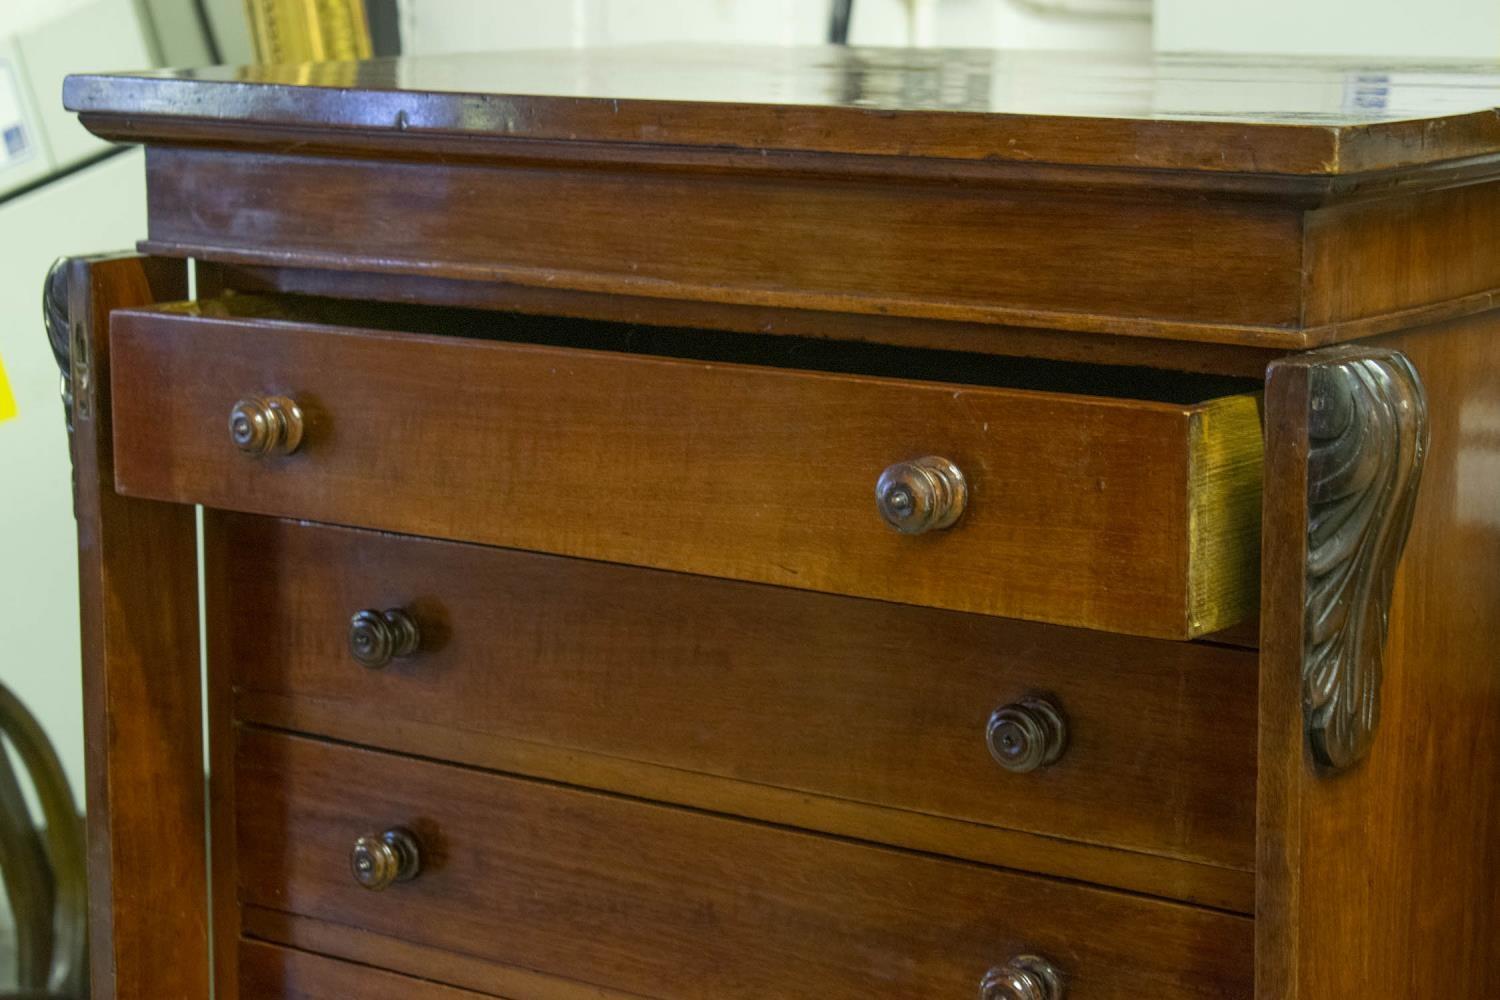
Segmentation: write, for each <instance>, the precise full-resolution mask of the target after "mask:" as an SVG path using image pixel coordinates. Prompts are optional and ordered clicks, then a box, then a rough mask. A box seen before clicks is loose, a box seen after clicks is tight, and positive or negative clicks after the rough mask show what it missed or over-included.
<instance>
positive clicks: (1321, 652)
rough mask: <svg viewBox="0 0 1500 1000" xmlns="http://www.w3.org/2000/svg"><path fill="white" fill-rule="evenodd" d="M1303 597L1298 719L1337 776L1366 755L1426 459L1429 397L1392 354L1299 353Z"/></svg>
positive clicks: (1400, 359)
mask: <svg viewBox="0 0 1500 1000" xmlns="http://www.w3.org/2000/svg"><path fill="white" fill-rule="evenodd" d="M1294 363H1298V364H1305V365H1306V366H1307V367H1308V385H1307V392H1308V454H1307V505H1308V508H1307V590H1306V602H1307V603H1306V619H1305V627H1304V633H1303V651H1302V711H1303V720H1304V724H1305V727H1306V731H1307V738H1308V742H1309V746H1310V749H1311V751H1312V754H1313V757H1314V758H1315V759H1316V761H1317V762H1318V764H1319V765H1321V766H1322V767H1323V768H1325V769H1327V770H1332V771H1342V770H1345V769H1347V768H1349V767H1351V766H1353V765H1354V764H1356V763H1357V762H1358V761H1359V760H1360V759H1361V758H1363V757H1364V755H1365V754H1366V753H1367V752H1368V751H1369V749H1370V745H1371V742H1372V741H1373V739H1374V734H1375V729H1376V727H1377V725H1378V724H1379V721H1380V686H1381V675H1382V672H1383V669H1384V658H1385V644H1386V634H1387V628H1388V620H1389V614H1390V603H1391V591H1392V589H1393V587H1394V585H1395V575H1396V566H1397V563H1398V562H1399V561H1400V558H1401V551H1402V549H1403V548H1404V547H1405V545H1406V536H1407V533H1408V532H1409V530H1410V528H1411V520H1412V509H1413V507H1414V505H1415V503H1416V495H1417V484H1418V480H1419V479H1420V477H1421V472H1422V461H1423V458H1424V456H1425V454H1426V451H1427V443H1428V431H1427V398H1426V394H1425V392H1424V390H1423V387H1422V381H1421V379H1420V378H1419V377H1418V376H1417V372H1416V369H1414V368H1413V367H1412V365H1411V363H1410V362H1409V361H1408V360H1407V359H1406V357H1405V356H1404V355H1402V354H1400V353H1399V352H1396V351H1389V350H1372V349H1366V348H1360V347H1343V348H1331V349H1328V350H1325V351H1317V352H1313V353H1311V354H1308V355H1304V356H1302V357H1301V358H1299V359H1297V361H1296V362H1294Z"/></svg>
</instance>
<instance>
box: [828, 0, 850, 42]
mask: <svg viewBox="0 0 1500 1000" xmlns="http://www.w3.org/2000/svg"><path fill="white" fill-rule="evenodd" d="M853 14H854V0H833V11H832V12H831V13H830V14H829V15H828V42H829V44H831V45H848V44H849V18H850V17H851V16H853Z"/></svg>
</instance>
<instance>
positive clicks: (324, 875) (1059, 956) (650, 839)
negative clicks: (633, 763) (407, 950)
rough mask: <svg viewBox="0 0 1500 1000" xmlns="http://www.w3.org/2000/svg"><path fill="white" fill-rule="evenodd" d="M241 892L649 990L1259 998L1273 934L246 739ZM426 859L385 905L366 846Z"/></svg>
mask: <svg viewBox="0 0 1500 1000" xmlns="http://www.w3.org/2000/svg"><path fill="white" fill-rule="evenodd" d="M238 773H239V783H240V784H239V826H238V837H239V844H240V852H241V865H240V898H241V901H242V902H243V903H245V904H247V905H252V906H261V907H275V908H277V909H281V910H284V911H288V912H291V913H296V914H303V915H306V916H311V917H314V918H318V919H325V920H331V921H334V922H337V923H341V924H345V925H347V926H349V927H353V928H361V929H368V930H371V931H374V932H376V933H381V934H387V935H399V936H401V937H403V938H405V939H407V940H409V941H412V942H413V943H416V944H425V945H435V946H438V947H441V948H443V949H445V950H451V951H455V952H459V953H463V954H468V955H470V956H474V957H478V958H485V959H490V960H493V961H496V962H500V963H505V964H511V965H519V966H522V967H525V968H529V969H534V970H537V971H539V972H553V973H560V974H565V975H568V976H570V977H572V978H575V979H580V980H583V981H586V982H593V983H598V984H600V985H605V986H609V987H612V988H617V989H623V990H626V991H631V992H639V993H644V994H646V995H650V996H655V997H662V998H671V997H698V996H705V995H709V996H715V997H725V998H730V997H746V998H750V997H754V998H761V997H766V996H816V997H820V998H827V1000H840V998H845V997H848V998H856V997H858V998H864V997H868V996H871V995H886V996H892V997H895V996H900V997H906V998H911V1000H920V998H926V997H933V998H937V997H951V996H954V995H967V994H970V993H973V992H976V991H977V989H978V982H979V980H980V978H981V977H982V976H983V975H984V973H985V971H986V970H987V969H988V968H990V967H991V966H993V965H997V964H1003V963H1004V962H1005V961H1006V960H1008V959H1009V958H1010V957H1011V956H1012V955H1014V954H1018V953H1023V952H1025V953H1030V952H1040V953H1042V954H1046V955H1049V956H1050V957H1051V958H1052V960H1053V961H1054V962H1056V963H1057V964H1058V965H1059V966H1060V967H1061V968H1063V969H1064V970H1066V972H1067V974H1068V975H1069V982H1070V996H1072V997H1074V998H1077V1000H1102V998H1111V1000H1114V998H1118V1000H1125V998H1134V997H1139V996H1143V995H1147V996H1153V997H1157V998H1160V1000H1187V998H1192V1000H1210V998H1213V1000H1221V998H1227V997H1247V996H1248V995H1249V990H1250V969H1251V950H1250V941H1251V922H1250V921H1249V920H1248V919H1245V918H1242V917H1235V916H1228V915H1224V914H1220V913H1215V912H1213V911H1207V910H1197V909H1194V908H1191V907H1187V906H1183V905H1179V904H1172V903H1165V902H1153V901H1149V900H1145V899H1142V898H1139V897H1134V896H1129V895H1125V894H1121V893H1114V892H1107V891H1104V890H1098V889H1088V888H1084V887H1081V886H1076V885H1070V884H1067V883H1062V882H1053V881H1050V880H1046V879H1039V878H1032V877H1026V876H1021V875H1014V874H1008V873H1005V872H1001V871H998V870H995V869H987V868H982V867H977V866H972V865H964V864H959V863H956V862H951V861H942V860H938V859H935V858H930V857H926V856H923V855H918V854H911V853H907V852H899V851H893V850H890V849H884V848H876V847H867V846H860V845H854V844H850V843H847V842H841V841H837V840H831V839H827V838H822V837H817V836H813V835H810V834H806V833H799V832H794V831H791V830H787V829H782V828H776V827H771V826H764V825H759V824H750V823H745V822H743V821H737V820H729V819H723V818H718V817H714V816H710V815H707V814H703V813H697V812H691V811H684V810H678V809H670V808H666V807H663V806H660V805H655V804H651V803H646V802H640V801H633V800H629V799H624V798H616V797H613V796H604V795H599V794H597V793H590V792H583V791H576V790H571V789H567V788H562V787H557V786H552V785H545V784H537V783H532V782H525V781H520V780H517V779H513V778H505V777H500V776H497V775H491V774H485V773H482V772H477V771H472V770H468V769H464V768H455V767H451V766H444V765H440V764H434V763H427V762H423V761H418V760H413V759H410V758H403V757H397V756H392V755H388V754H381V753H374V752H371V751H362V750H357V749H353V748H349V747H343V746H338V745H334V744H325V743H320V742H316V741H311V740H306V739H299V738H295V737H288V736H281V735H273V734H268V733H264V732H261V731H257V730H253V729H247V730H244V731H242V732H241V735H240V754H239V772H238ZM391 824H404V825H406V826H408V827H410V828H411V829H413V830H414V831H415V833H416V834H417V836H418V837H419V838H420V839H421V841H422V844H423V848H424V851H425V852H426V858H427V860H426V861H425V862H424V869H423V873H422V874H421V875H419V876H418V877H417V878H416V880H415V881H412V882H409V883H402V884H398V885H396V886H393V887H392V888H390V889H388V890H386V891H385V892H384V893H381V894H378V895H376V894H372V893H370V892H369V891H368V890H365V889H363V888H361V887H360V886H359V885H358V884H357V883H355V882H354V880H353V878H352V876H351V874H350V872H349V859H348V852H349V849H350V847H351V845H352V844H353V842H354V840H355V838H356V837H357V836H359V835H360V834H362V833H366V832H370V831H372V830H373V831H377V832H378V831H379V830H381V829H384V828H385V827H386V826H388V825H391Z"/></svg>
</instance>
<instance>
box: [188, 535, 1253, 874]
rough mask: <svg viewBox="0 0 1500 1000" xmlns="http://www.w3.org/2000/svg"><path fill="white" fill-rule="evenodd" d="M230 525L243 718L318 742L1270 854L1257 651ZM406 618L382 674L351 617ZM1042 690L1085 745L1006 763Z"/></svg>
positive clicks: (524, 557)
mask: <svg viewBox="0 0 1500 1000" xmlns="http://www.w3.org/2000/svg"><path fill="white" fill-rule="evenodd" d="M218 530H219V532H220V534H221V537H222V545H223V546H224V548H225V551H226V553H228V554H229V558H228V559H227V561H225V562H224V563H222V564H215V565H211V566H210V575H211V576H212V577H213V578H214V579H215V581H216V582H215V593H216V595H217V601H216V605H217V607H218V608H219V609H221V610H222V611H223V615H222V620H223V622H224V624H223V625H222V626H221V627H222V628H223V629H224V630H225V632H224V635H222V636H221V637H219V639H218V640H217V641H216V645H215V648H216V650H217V651H218V662H220V663H222V664H224V665H225V667H224V670H225V672H226V673H231V674H232V676H233V682H232V683H233V685H234V687H235V690H236V692H237V697H238V702H239V705H240V715H241V717H242V718H247V719H248V720H249V721H261V722H273V723H274V722H277V721H280V720H285V719H289V718H293V717H296V716H298V715H301V716H302V717H303V718H308V717H310V716H311V715H312V714H313V713H314V712H320V713H322V714H325V715H327V716H329V717H330V721H332V723H333V727H332V728H330V729H323V730H319V731H320V732H322V733H323V734H324V735H328V736H333V737H337V738H341V739H354V740H356V741H359V740H360V739H361V738H362V737H363V735H364V734H367V733H369V734H377V735H376V739H377V741H378V745H380V746H384V747H387V748H390V749H396V750H401V751H405V752H409V753H416V754H424V755H429V756H431V755H443V756H446V755H445V754H438V752H437V749H436V746H437V745H442V744H433V743H432V742H429V741H427V740H424V739H422V738H412V735H411V733H412V732H413V731H412V730H410V729H407V728H404V727H402V726H401V725H398V724H399V723H409V724H416V725H418V726H422V727H429V728H434V729H435V728H441V727H448V728H452V729H457V730H461V731H463V732H465V733H467V734H469V735H470V736H471V737H479V738H483V737H484V736H493V737H495V738H496V740H495V742H496V743H497V744H498V745H499V747H503V746H504V745H505V744H506V743H508V742H510V741H525V742H529V743H534V744H538V745H539V749H540V747H551V748H553V749H554V751H555V752H554V754H553V757H554V758H556V761H557V764H556V765H554V767H563V768H566V767H567V765H568V764H569V763H570V762H572V761H573V760H574V758H575V752H577V751H584V752H587V753H592V754H599V755H605V756H609V757H615V758H624V759H627V760H632V761H637V762H641V763H647V764H654V765H658V766H660V767H664V768H671V769H674V770H682V771H692V772H704V773H708V774H712V775H717V776H720V777H724V778H730V779H735V780H737V781H742V782H747V783H754V784H760V785H770V786H775V787H779V788H783V789H786V790H789V791H794V792H801V793H810V794H814V795H819V796H826V797H832V798H837V799H845V800H850V801H853V802H861V803H869V804H872V805H877V806H885V807H889V808H895V809H900V810H904V811H914V812H920V813H925V814H928V815H931V816H935V817H951V818H958V819H962V820H966V821H968V822H971V823H979V824H984V825H988V826H997V827H1003V828H1007V829H1014V830H1019V831H1024V832H1029V833H1034V834H1039V835H1043V836H1046V837H1049V838H1060V839H1075V838H1076V839H1081V840H1084V841H1087V842H1091V843H1094V844H1101V845H1107V846H1111V847H1119V848H1130V849H1134V850H1139V851H1147V852H1152V853H1157V854H1162V855H1166V856H1170V857H1175V858H1181V859H1186V860H1195V861H1199V862H1203V863H1206V864H1214V865H1219V866H1223V867H1233V868H1239V869H1241V870H1244V871H1249V870H1251V869H1252V868H1253V865H1254V845H1253V829H1254V808H1253V807H1254V792H1253V788H1254V784H1255V777H1254V776H1255V753H1254V743H1255V676H1256V659H1255V654H1254V653H1253V652H1246V651H1242V650H1234V649H1228V648H1219V647H1211V646H1203V645H1198V644H1189V643H1173V642H1162V641H1158V640H1143V639H1131V638H1126V637H1123V636H1108V635H1102V634H1099V633H1093V632H1086V631H1078V630H1071V629H1061V628H1055V627H1049V626H1038V625H1030V624H1025V623H1020V622H1012V621H1007V620H1003V619H994V618H988V617H982V616H975V615H963V614H955V613H952V612H943V611H931V610H927V609H922V608H912V607H900V606H892V605H889V604H885V603H882V602H876V601H865V600H857V599H853V598H845V597H832V596H825V595H820V594H806V593H800V592H797V591H790V590H783V589H779V588H772V587H765V586H758V585H747V584H741V583H732V582H727V581H718V580H706V579H702V578H698V577H689V576H682V575H678V574H672V573H662V572H657V571H651V570H640V569H634V568H629V567H618V566H609V565H605V564H601V563H593V562H585V561H579V560H569V559H560V558H556V557H549V556H540V555H532V554H528V553H521V552H513V551H507V550H499V549H485V548H479V547H476V546H469V545H455V544H451V543H441V542H430V541H423V540H420V539H414V538H403V537H398V536H392V535H382V534H376V533H371V532H356V531H350V530H347V529H337V528H322V527H314V526H309V525H301V524H294V523H291V522H278V521H271V520H268V519H265V518H257V517H248V516H242V515H221V518H220V520H219V521H218ZM391 607H400V608H404V609H406V610H407V611H408V612H409V613H410V614H411V615H412V616H413V618H414V620H415V621H416V622H417V623H418V626H419V627H420V628H421V629H422V634H423V636H424V642H423V647H422V648H421V649H420V650H419V651H418V652H417V654H415V655H413V656H411V657H408V658H405V659H401V660H397V661H394V662H393V663H392V664H391V665H389V666H388V667H385V668H384V669H381V670H369V669H367V668H365V667H362V666H360V665H359V664H358V663H356V662H355V660H354V659H353V657H352V656H351V655H350V653H349V651H348V648H347V636H348V631H349V618H350V616H351V615H352V614H353V613H354V612H356V611H358V610H360V609H362V608H375V609H385V608H391ZM1037 695H1045V696H1046V697H1048V698H1050V699H1051V700H1053V701H1054V702H1055V703H1056V704H1057V705H1058V706H1059V707H1060V708H1061V709H1062V710H1063V712H1064V713H1065V715H1066V716H1067V720H1068V731H1069V745H1068V748H1067V751H1066V753H1065V755H1064V757H1063V759H1062V760H1061V761H1060V762H1058V764H1056V765H1054V766H1052V767H1049V768H1045V769H1043V770H1040V771H1035V772H1032V773H1029V774H1012V773H1010V772H1008V771H1006V770H1004V769H1003V768H1001V767H999V766H998V765H997V764H996V763H995V762H994V760H992V759H991V757H990V754H989V751H988V749H987V747H986V744H985V726H986V722H987V720H988V718H989V716H990V714H991V713H992V712H993V711H994V710H996V709H998V708H1000V707H1002V706H1004V705H1006V704H1009V703H1013V702H1017V701H1020V700H1021V699H1023V698H1026V697H1031V696H1037ZM307 701H311V702H316V703H318V705H316V706H315V707H313V708H309V709H306V710H304V711H301V712H299V710H298V708H296V707H289V706H288V705H287V704H286V703H287V702H307ZM262 713H264V714H262ZM490 752H491V753H494V754H503V752H504V751H503V750H502V749H499V748H498V747H497V748H496V749H493V750H491V751H490ZM555 773H556V771H555V770H549V771H548V772H547V775H546V776H549V777H550V776H552V775H554V774H555ZM586 775H587V771H586V770H584V769H583V768H582V767H579V768H578V770H577V771H576V772H575V774H574V780H575V781H576V782H579V783H587V778H586ZM652 797H654V796H652ZM668 797H669V798H674V799H675V800H677V801H682V802H685V803H686V804H690V805H702V804H704V803H702V802H700V801H696V800H695V796H694V794H693V790H692V786H691V785H690V784H684V785H683V787H682V788H680V789H678V790H677V791H676V792H675V794H673V793H668ZM769 818H775V817H769ZM867 835H868V837H869V839H884V838H883V828H882V827H881V825H880V824H879V823H878V821H877V822H872V823H871V824H870V826H869V828H868V831H867ZM955 840H960V841H961V838H959V837H955ZM1012 866H1013V867H1019V866H1018V865H1015V864H1014V863H1013V864H1012ZM1063 874H1075V875H1076V874H1077V873H1076V872H1068V871H1066V870H1065V871H1064V872H1063Z"/></svg>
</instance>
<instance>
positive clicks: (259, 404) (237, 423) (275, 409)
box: [229, 396, 302, 457]
mask: <svg viewBox="0 0 1500 1000" xmlns="http://www.w3.org/2000/svg"><path fill="white" fill-rule="evenodd" d="M229 439H230V440H231V441H233V442H234V446H235V447H236V448H238V449H239V450H240V451H242V452H244V453H245V454H247V455H255V456H257V457H259V456H262V455H290V454H291V453H292V452H294V451H296V450H297V447H298V446H299V445H301V444H302V408H301V407H300V406H298V405H297V404H296V403H295V402H293V401H292V400H290V399H287V398H286V397H285V396H246V397H245V398H244V399H242V400H240V401H239V402H238V403H235V404H234V409H232V410H230V411H229Z"/></svg>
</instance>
